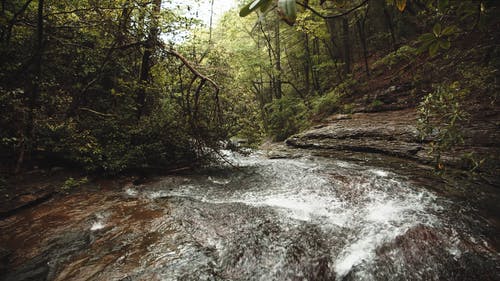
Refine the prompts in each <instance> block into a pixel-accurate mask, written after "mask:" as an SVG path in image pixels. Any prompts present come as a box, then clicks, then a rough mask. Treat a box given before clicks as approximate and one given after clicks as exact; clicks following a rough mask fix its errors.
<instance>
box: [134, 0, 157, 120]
mask: <svg viewBox="0 0 500 281" xmlns="http://www.w3.org/2000/svg"><path fill="white" fill-rule="evenodd" d="M160 11H161V0H154V1H153V12H152V14H151V20H150V27H149V34H148V38H147V40H146V43H145V48H144V53H143V55H142V62H141V72H140V75H139V90H138V92H137V117H138V118H140V117H141V116H143V115H144V114H146V113H147V112H146V89H145V87H146V85H147V83H148V81H149V72H150V70H151V67H152V66H153V63H152V58H153V53H154V49H155V46H156V44H157V41H158V33H159V23H158V16H159V14H160Z"/></svg>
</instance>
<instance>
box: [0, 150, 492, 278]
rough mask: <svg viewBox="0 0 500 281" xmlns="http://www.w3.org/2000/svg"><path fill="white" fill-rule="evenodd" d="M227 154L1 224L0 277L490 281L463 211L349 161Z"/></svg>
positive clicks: (487, 233)
mask: <svg viewBox="0 0 500 281" xmlns="http://www.w3.org/2000/svg"><path fill="white" fill-rule="evenodd" d="M231 157H232V161H233V162H234V163H236V164H237V165H238V167H239V168H237V169H235V168H233V167H219V168H213V169H209V170H207V171H204V172H200V173H198V174H196V175H189V176H169V177H164V178H161V179H159V180H157V181H155V182H153V183H150V184H145V185H142V186H133V185H127V186H124V187H121V189H120V191H119V192H117V191H116V190H105V189H103V190H101V191H99V192H88V191H87V192H84V191H81V192H76V193H73V194H71V195H68V196H65V197H63V198H56V199H53V200H51V201H49V202H47V203H44V204H42V205H40V206H37V207H36V208H33V209H31V210H26V211H24V212H23V213H21V214H19V215H16V216H13V217H10V218H7V219H5V220H3V221H0V231H1V234H0V238H1V240H0V249H2V248H3V251H4V252H5V254H3V257H2V256H0V257H1V258H2V259H3V271H4V273H3V274H2V273H0V280H45V279H48V280H500V255H499V252H498V249H497V247H496V246H495V245H494V243H492V239H493V240H494V237H493V238H492V236H495V235H496V234H498V232H497V230H496V228H495V227H494V226H493V225H492V222H491V221H489V220H486V219H485V218H484V217H482V216H481V215H480V214H479V213H478V212H476V211H475V210H474V207H473V206H470V205H467V204H465V203H464V202H457V201H456V200H452V199H449V198H446V197H443V196H441V195H439V194H437V193H433V192H431V191H428V189H426V188H422V187H421V186H419V185H418V184H416V183H415V182H414V181H411V180H409V179H408V178H407V176H402V175H398V174H396V173H395V172H393V171H390V170H387V169H384V168H377V167H372V166H367V165H364V164H361V163H355V162H350V161H340V160H334V159H328V158H322V157H313V156H304V157H300V158H296V159H267V158H265V157H263V156H262V155H260V154H259V153H255V154H253V155H251V156H248V157H242V156H231Z"/></svg>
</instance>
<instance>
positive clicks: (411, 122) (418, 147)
mask: <svg viewBox="0 0 500 281" xmlns="http://www.w3.org/2000/svg"><path fill="white" fill-rule="evenodd" d="M417 118H418V114H417V112H416V110H415V109H405V110H396V111H384V112H375V113H356V114H353V115H347V116H343V115H332V116H331V117H330V118H328V119H327V120H328V121H329V123H327V124H323V125H322V126H316V127H313V128H312V129H309V130H307V131H305V132H303V133H300V134H297V135H294V136H292V137H290V138H288V139H287V140H286V141H285V143H286V144H287V145H288V146H293V147H299V148H315V149H323V150H335V151H354V152H371V153H380V154H385V155H390V156H396V157H400V158H404V159H409V160H415V161H418V162H420V163H422V164H431V163H432V162H433V160H434V158H433V155H432V153H431V147H430V142H431V141H433V139H432V137H431V138H426V139H425V140H422V138H421V136H420V134H419V131H418V129H417ZM462 133H463V135H464V142H463V144H461V145H460V146H457V147H455V148H454V149H453V150H452V151H449V152H445V153H443V154H442V160H443V161H444V163H445V165H446V166H451V167H454V168H460V169H470V168H471V166H474V161H476V162H478V161H481V159H487V161H483V162H482V163H483V165H482V169H483V170H485V171H488V173H491V174H495V173H496V171H499V170H500V168H499V166H500V161H499V159H498V158H499V155H500V146H499V144H498V139H500V132H499V130H498V126H496V124H495V123H494V122H480V121H477V122H470V124H463V128H462ZM466 155H472V156H473V159H468V157H464V156H466ZM469 158H470V157H469Z"/></svg>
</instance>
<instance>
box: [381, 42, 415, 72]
mask: <svg viewBox="0 0 500 281" xmlns="http://www.w3.org/2000/svg"><path fill="white" fill-rule="evenodd" d="M416 53H417V49H415V48H413V47H411V46H408V45H404V46H401V47H400V48H399V49H398V50H397V51H396V52H392V53H389V54H388V55H387V56H385V57H383V58H381V59H379V60H378V61H376V62H374V63H373V68H379V67H382V66H385V67H387V68H389V69H391V68H392V67H393V66H394V65H397V64H399V63H401V62H404V61H410V60H411V59H413V57H414V56H415V54H416Z"/></svg>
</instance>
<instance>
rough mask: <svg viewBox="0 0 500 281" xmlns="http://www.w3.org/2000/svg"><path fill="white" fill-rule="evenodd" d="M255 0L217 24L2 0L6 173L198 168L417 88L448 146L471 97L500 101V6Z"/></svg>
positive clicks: (145, 4)
mask: <svg viewBox="0 0 500 281" xmlns="http://www.w3.org/2000/svg"><path fill="white" fill-rule="evenodd" d="M212 4H213V3H212ZM243 4H246V5H247V6H246V7H244V6H242V10H241V12H240V13H239V14H240V15H244V16H246V17H244V18H241V17H239V15H238V12H237V11H234V10H233V11H229V12H226V13H225V15H224V16H223V18H222V19H221V20H220V21H219V22H217V23H214V24H212V23H210V26H207V25H206V24H204V23H203V22H202V21H201V20H200V19H197V18H196V17H193V16H190V15H189V13H187V11H188V10H189V9H188V8H187V7H183V6H180V5H177V6H175V5H174V6H172V5H171V6H169V8H164V7H163V6H166V3H163V5H162V1H160V0H156V1H152V2H151V1H137V0H123V1H64V2H59V1H43V0H42V1H8V0H4V1H2V5H1V32H0V34H1V37H0V40H1V49H0V52H1V57H2V61H1V73H0V85H1V86H0V97H1V101H2V102H1V107H2V112H3V114H2V116H1V119H0V122H1V128H2V130H1V138H0V139H1V142H0V155H2V159H4V161H2V162H3V163H2V169H3V170H4V171H5V172H6V173H13V172H15V173H19V172H21V171H23V170H27V169H28V170H29V169H30V168H32V167H33V166H40V165H41V166H68V165H69V166H73V167H80V168H81V169H85V170H87V171H90V172H99V173H105V174H117V173H121V172H123V171H127V170H129V171H130V170H134V169H141V168H152V169H155V168H161V167H171V168H175V167H180V166H183V165H186V163H191V164H193V165H195V163H197V164H199V163H202V162H206V161H211V159H213V155H214V154H217V151H219V150H220V149H221V148H222V144H223V142H224V141H225V140H228V139H229V138H231V137H233V138H234V137H236V138H239V139H243V140H245V142H247V143H248V144H250V145H253V146H257V145H258V144H259V143H260V142H262V141H263V140H265V139H266V138H269V139H271V140H273V141H283V140H285V139H286V138H287V137H289V136H291V135H293V134H295V133H298V132H300V131H301V130H304V129H306V128H307V127H308V126H310V125H312V124H315V123H317V122H318V121H321V120H322V118H325V117H327V116H329V115H331V114H334V113H342V114H352V113H355V112H357V111H363V110H367V109H368V110H376V109H377V108H381V109H382V108H384V107H385V106H388V104H387V103H384V101H382V100H380V99H377V98H376V97H375V98H374V97H370V98H369V99H371V100H370V101H368V102H369V105H368V106H365V108H363V109H360V108H357V107H356V101H357V100H360V99H361V98H362V96H363V94H364V93H367V92H369V91H373V90H374V89H378V88H381V87H386V88H390V87H399V86H401V85H402V87H408V88H409V90H408V91H407V92H408V93H407V95H408V96H409V98H408V99H407V101H406V102H407V103H408V104H407V105H405V106H406V107H418V108H419V110H420V111H421V113H422V114H423V115H422V116H421V117H422V118H421V120H422V121H423V122H422V124H421V126H420V127H421V128H422V129H421V131H422V135H423V136H426V135H429V134H432V132H434V133H435V132H436V131H439V133H438V135H437V138H436V141H435V149H434V153H435V154H436V155H437V154H440V153H441V151H442V150H449V149H450V148H451V147H453V146H454V145H456V144H457V143H459V142H460V138H461V136H460V129H459V127H460V124H459V120H463V119H466V118H467V117H466V116H469V115H470V113H469V112H467V110H468V109H467V108H466V107H467V106H466V104H467V103H476V99H479V100H480V101H479V102H478V103H481V104H488V103H489V104H490V105H492V106H494V107H496V105H497V104H498V103H497V97H498V92H497V90H498V84H497V83H496V82H497V69H498V63H499V60H498V52H499V49H498V46H497V44H498V19H497V17H496V13H497V12H498V11H497V9H498V5H497V1H444V0H439V1H434V0H421V1H417V0H415V1H410V0H408V1H405V0H395V1H394V0H393V1H385V0H373V1H310V2H309V1H303V2H300V1H297V3H295V1H279V3H274V1H270V0H269V1H265V0H262V1H250V3H243ZM250 7H251V8H252V9H249V8H250ZM213 9H217V4H216V5H215V7H214V5H212V13H213ZM249 14H250V15H249ZM254 15H257V16H254ZM388 103H389V104H390V102H388ZM492 111H494V109H492ZM436 118H437V119H439V120H438V121H436V120H437V119H436ZM434 158H436V159H437V162H439V161H440V160H439V159H438V158H439V157H438V156H436V157H434ZM482 160H484V159H482V158H481V159H477V160H475V161H476V162H480V161H482ZM197 164H196V165H197Z"/></svg>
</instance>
